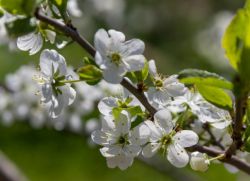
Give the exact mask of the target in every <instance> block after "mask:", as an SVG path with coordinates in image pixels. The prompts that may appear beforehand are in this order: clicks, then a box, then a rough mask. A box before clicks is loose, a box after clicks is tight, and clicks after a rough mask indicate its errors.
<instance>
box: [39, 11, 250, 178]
mask: <svg viewBox="0 0 250 181" xmlns="http://www.w3.org/2000/svg"><path fill="white" fill-rule="evenodd" d="M35 16H36V18H37V19H38V20H41V21H43V22H45V23H47V24H49V25H51V26H53V27H54V28H56V29H58V30H60V31H62V32H63V33H65V34H66V35H67V36H69V37H71V38H72V40H74V41H76V42H77V43H78V44H79V45H80V46H81V47H83V48H84V49H85V50H86V51H87V52H88V53H89V54H90V55H91V56H92V57H94V56H95V52H96V51H95V49H94V47H93V46H92V45H91V44H90V43H89V42H88V41H87V40H86V39H84V38H83V37H82V36H81V35H79V33H78V32H77V30H76V29H75V28H74V27H72V26H67V25H64V24H62V23H61V22H58V21H56V20H53V19H51V18H49V17H46V16H44V15H43V14H41V13H40V12H39V10H37V11H36V13H35ZM121 85H122V86H124V87H125V88H126V89H128V90H129V91H130V92H131V93H132V94H134V95H135V96H136V98H137V99H138V100H139V101H140V102H141V103H142V104H143V105H144V107H145V108H146V109H147V110H148V111H149V113H150V114H151V116H152V117H153V115H154V114H155V113H156V109H155V108H154V107H152V106H151V105H150V104H149V102H148V101H147V99H146V97H145V95H144V93H143V92H141V91H140V90H138V89H137V88H135V87H134V86H133V85H131V84H130V83H129V82H128V81H127V80H126V79H123V80H122V82H121ZM192 150H193V151H199V152H202V153H207V154H208V155H209V156H218V155H220V154H223V153H224V152H219V151H217V150H214V149H211V148H208V147H203V146H199V145H196V146H194V147H192ZM222 161H223V162H226V163H229V164H231V165H233V166H235V167H237V168H239V169H240V170H242V171H245V172H246V173H248V174H250V165H249V164H247V163H245V162H243V161H241V160H240V159H238V158H237V157H235V156H232V157H231V158H228V159H227V160H222Z"/></svg>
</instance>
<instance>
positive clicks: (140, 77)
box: [134, 62, 149, 82]
mask: <svg viewBox="0 0 250 181" xmlns="http://www.w3.org/2000/svg"><path fill="white" fill-rule="evenodd" d="M148 72H149V67H148V62H146V63H145V65H144V68H143V69H142V70H141V71H136V72H134V76H135V78H136V79H137V81H138V82H143V81H145V80H146V79H147V78H148Z"/></svg>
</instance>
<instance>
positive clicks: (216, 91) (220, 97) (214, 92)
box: [196, 84, 233, 110]
mask: <svg viewBox="0 0 250 181" xmlns="http://www.w3.org/2000/svg"><path fill="white" fill-rule="evenodd" d="M196 87H197V89H198V91H199V92H200V94H201V95H202V96H203V98H204V99H206V100H207V101H208V102H210V103H212V104H214V105H215V106H217V107H220V108H222V109H226V110H231V109H232V106H233V102H232V99H231V97H230V96H229V95H228V94H227V93H226V92H225V91H224V90H223V89H220V88H216V87H212V86H207V85H202V84H198V85H196Z"/></svg>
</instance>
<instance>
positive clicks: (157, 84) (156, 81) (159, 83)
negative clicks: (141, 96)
mask: <svg viewBox="0 0 250 181" xmlns="http://www.w3.org/2000/svg"><path fill="white" fill-rule="evenodd" d="M154 83H155V86H156V87H157V88H161V87H163V82H162V80H160V79H158V80H155V82H154Z"/></svg>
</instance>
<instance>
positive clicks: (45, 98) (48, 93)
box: [41, 84, 53, 103]
mask: <svg viewBox="0 0 250 181" xmlns="http://www.w3.org/2000/svg"><path fill="white" fill-rule="evenodd" d="M41 89H42V91H41V93H42V102H44V103H48V102H49V101H51V99H52V95H53V90H52V86H51V84H43V85H42V87H41Z"/></svg>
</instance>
